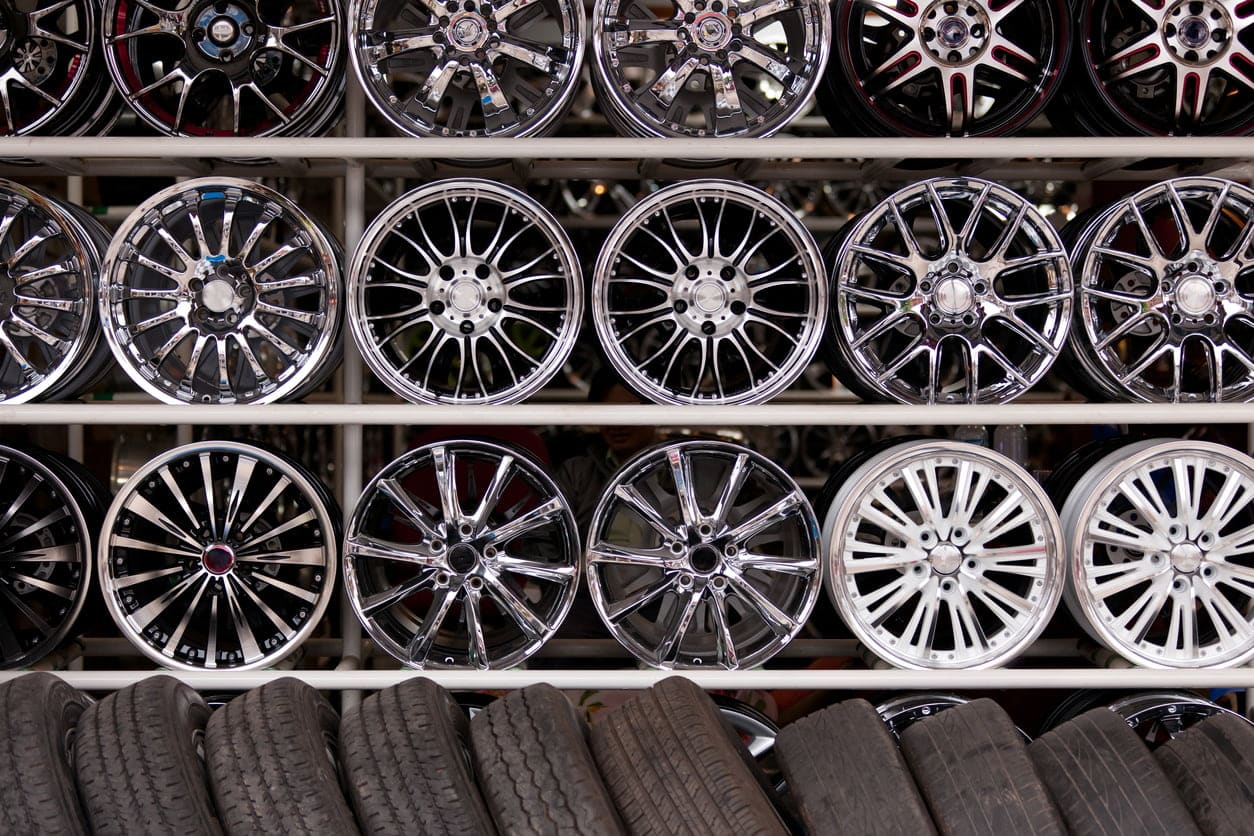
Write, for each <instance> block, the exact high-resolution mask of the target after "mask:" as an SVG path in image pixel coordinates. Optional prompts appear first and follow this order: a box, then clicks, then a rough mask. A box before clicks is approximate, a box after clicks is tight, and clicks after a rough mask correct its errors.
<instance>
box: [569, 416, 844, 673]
mask: <svg viewBox="0 0 1254 836" xmlns="http://www.w3.org/2000/svg"><path fill="white" fill-rule="evenodd" d="M817 535H818V524H817V521H816V520H815V517H814V511H813V510H812V509H811V508H810V503H809V502H808V501H807V500H806V498H805V494H803V493H802V491H801V489H800V488H798V487H797V485H796V483H795V482H793V481H792V479H791V478H789V476H788V474H786V473H785V472H784V471H783V470H781V469H780V468H779V467H778V466H776V465H775V463H774V462H772V461H770V460H769V459H767V458H765V457H763V456H761V455H759V454H757V453H754V452H752V451H750V450H748V449H747V448H744V447H740V446H738V445H735V444H728V443H725V442H720V441H682V442H678V443H675V444H669V445H661V446H658V447H654V448H652V449H650V450H646V451H645V452H643V453H641V454H640V455H638V456H637V457H636V458H634V459H632V460H631V461H630V462H628V463H627V464H626V465H624V466H623V468H622V469H621V470H620V471H619V472H618V473H617V474H615V475H614V477H613V478H612V479H611V480H610V482H609V484H608V485H607V486H606V489H605V492H604V493H603V494H602V496H601V501H600V502H599V503H598V505H597V509H596V512H595V514H594V515H593V518H592V524H591V527H590V534H589V543H588V548H587V555H586V560H587V567H588V586H589V589H590V591H591V593H592V600H593V602H594V603H595V605H596V608H597V611H598V612H599V613H600V614H601V618H602V620H603V621H604V622H605V625H606V627H608V628H609V631H610V632H611V633H612V634H613V635H614V637H615V638H616V639H618V641H619V642H620V643H621V644H622V645H623V646H624V647H626V648H627V649H628V650H629V651H631V653H632V654H633V655H635V656H636V657H637V658H638V659H640V660H641V661H643V662H645V663H647V664H649V665H652V666H653V667H657V668H665V669H671V668H696V667H710V668H723V669H727V670H735V669H740V668H752V667H755V666H757V665H760V664H762V663H763V662H765V661H766V660H768V659H770V658H771V657H772V656H774V655H775V654H776V653H778V652H779V651H780V650H782V649H783V648H784V646H785V645H787V644H788V642H790V641H792V639H793V637H794V636H796V635H797V633H798V632H799V631H800V630H801V628H802V627H803V626H804V625H805V622H806V619H808V618H809V617H810V611H811V610H812V609H813V608H814V603H815V600H816V599H817V598H818V589H819V583H820V578H819V547H818V540H817Z"/></svg>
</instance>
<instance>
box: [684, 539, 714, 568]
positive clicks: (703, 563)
mask: <svg viewBox="0 0 1254 836" xmlns="http://www.w3.org/2000/svg"><path fill="white" fill-rule="evenodd" d="M688 562H689V563H690V564H692V569H693V571H694V572H703V573H704V572H712V571H714V569H715V567H717V566H718V563H719V560H718V550H717V549H715V548H714V547H713V546H708V545H705V544H702V545H700V546H695V547H693V549H692V552H691V553H689V555H688Z"/></svg>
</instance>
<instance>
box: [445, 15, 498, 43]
mask: <svg viewBox="0 0 1254 836" xmlns="http://www.w3.org/2000/svg"><path fill="white" fill-rule="evenodd" d="M448 39H449V40H450V41H452V43H453V46H455V47H457V48H458V49H464V50H475V49H478V48H479V47H481V46H483V44H484V42H485V41H487V39H488V25H487V23H485V22H484V20H483V18H482V17H480V16H479V15H478V14H476V13H475V12H462V13H461V14H459V15H455V16H454V17H453V19H452V20H450V21H449V25H448Z"/></svg>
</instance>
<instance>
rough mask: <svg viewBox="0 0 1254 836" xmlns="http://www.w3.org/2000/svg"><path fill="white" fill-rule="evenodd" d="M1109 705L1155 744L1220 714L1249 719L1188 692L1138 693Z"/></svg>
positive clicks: (1146, 740) (1172, 737)
mask: <svg viewBox="0 0 1254 836" xmlns="http://www.w3.org/2000/svg"><path fill="white" fill-rule="evenodd" d="M1109 707H1110V710H1111V711H1113V712H1115V713H1116V714H1118V715H1119V716H1120V717H1122V718H1123V719H1124V720H1126V721H1127V723H1128V725H1129V726H1131V727H1132V729H1133V731H1135V732H1136V733H1137V735H1139V736H1140V738H1141V739H1142V740H1144V741H1145V743H1146V745H1148V746H1151V747H1156V746H1159V745H1161V744H1163V743H1166V742H1167V741H1168V740H1172V739H1174V738H1175V737H1177V736H1178V735H1179V734H1180V733H1181V732H1183V731H1184V730H1185V729H1187V728H1190V727H1192V726H1194V725H1196V724H1198V723H1200V722H1201V721H1203V720H1205V719H1206V718H1207V717H1213V716H1214V715H1216V714H1221V713H1222V714H1233V715H1235V716H1237V717H1241V719H1243V720H1245V721H1246V722H1247V723H1248V722H1249V720H1248V719H1246V718H1245V717H1243V716H1242V715H1240V714H1237V713H1236V712H1235V711H1229V710H1228V709H1226V708H1222V707H1220V706H1218V705H1215V703H1213V702H1211V701H1210V700H1205V699H1202V698H1201V697H1199V696H1197V695H1196V694H1191V693H1189V692H1188V691H1169V692H1166V693H1155V694H1134V695H1133V696H1130V697H1124V698H1122V699H1118V700H1115V701H1114V702H1112V703H1111V704H1110V706H1109Z"/></svg>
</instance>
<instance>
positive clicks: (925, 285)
mask: <svg viewBox="0 0 1254 836" xmlns="http://www.w3.org/2000/svg"><path fill="white" fill-rule="evenodd" d="M919 290H921V291H923V292H924V293H931V292H932V283H931V282H929V281H922V282H919Z"/></svg>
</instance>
